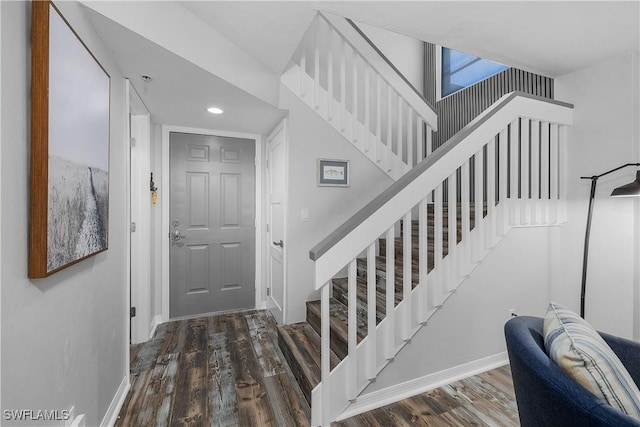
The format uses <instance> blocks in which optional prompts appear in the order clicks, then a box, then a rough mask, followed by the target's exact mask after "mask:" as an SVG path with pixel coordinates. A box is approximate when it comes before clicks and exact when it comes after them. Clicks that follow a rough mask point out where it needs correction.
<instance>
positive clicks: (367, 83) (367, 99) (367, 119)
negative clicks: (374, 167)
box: [362, 62, 376, 160]
mask: <svg viewBox="0 0 640 427" xmlns="http://www.w3.org/2000/svg"><path fill="white" fill-rule="evenodd" d="M362 66H363V67H364V132H363V138H364V140H363V144H364V152H365V153H368V152H369V151H371V139H370V138H369V135H370V134H371V128H370V126H371V119H370V115H371V111H370V110H371V106H370V105H369V103H370V102H371V100H370V92H371V86H370V84H371V82H370V80H369V79H370V77H369V72H370V71H371V67H370V66H369V64H367V63H366V62H363V64H362ZM369 157H370V158H372V159H374V160H375V158H376V155H375V151H374V152H373V156H371V155H370V156H369Z"/></svg>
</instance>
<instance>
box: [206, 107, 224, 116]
mask: <svg viewBox="0 0 640 427" xmlns="http://www.w3.org/2000/svg"><path fill="white" fill-rule="evenodd" d="M207 111H208V112H210V113H211V114H222V113H224V111H223V110H222V108H218V107H209V108H207Z"/></svg>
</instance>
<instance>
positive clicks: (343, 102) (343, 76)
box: [340, 39, 347, 132]
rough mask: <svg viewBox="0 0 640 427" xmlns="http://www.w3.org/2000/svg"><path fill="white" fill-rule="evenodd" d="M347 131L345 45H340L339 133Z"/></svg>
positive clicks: (343, 43) (342, 41)
mask: <svg viewBox="0 0 640 427" xmlns="http://www.w3.org/2000/svg"><path fill="white" fill-rule="evenodd" d="M346 129H347V43H346V42H345V40H344V39H341V43H340V132H344V131H345V130H346Z"/></svg>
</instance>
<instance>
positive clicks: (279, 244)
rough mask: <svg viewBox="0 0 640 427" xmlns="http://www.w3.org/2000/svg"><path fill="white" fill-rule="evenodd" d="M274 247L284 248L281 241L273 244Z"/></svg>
mask: <svg viewBox="0 0 640 427" xmlns="http://www.w3.org/2000/svg"><path fill="white" fill-rule="evenodd" d="M273 245H274V246H280V247H281V248H284V243H283V242H282V239H281V240H280V241H279V242H273Z"/></svg>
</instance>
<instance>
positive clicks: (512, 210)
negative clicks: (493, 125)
mask: <svg viewBox="0 0 640 427" xmlns="http://www.w3.org/2000/svg"><path fill="white" fill-rule="evenodd" d="M519 126H520V120H519V119H515V120H514V121H512V122H511V126H510V130H509V134H510V136H511V138H510V145H511V147H510V150H511V159H510V161H509V162H510V165H511V177H510V179H509V199H510V200H509V205H510V206H509V224H510V225H517V224H520V199H519V198H520V185H519V182H520V160H519V159H520V157H519V156H520V148H519V146H520V131H519Z"/></svg>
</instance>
